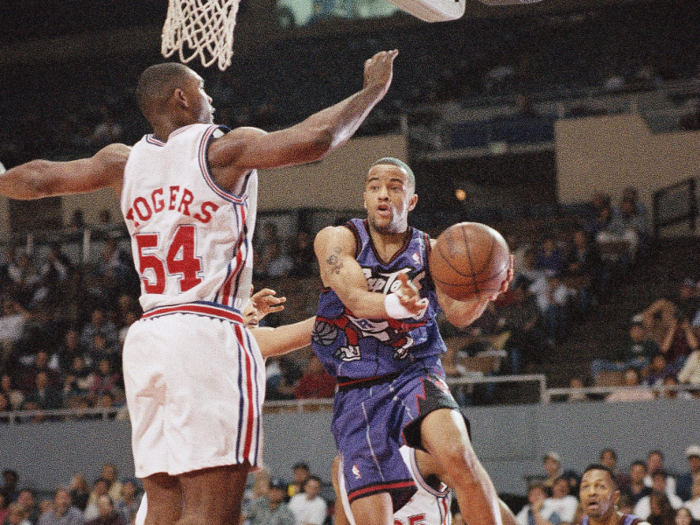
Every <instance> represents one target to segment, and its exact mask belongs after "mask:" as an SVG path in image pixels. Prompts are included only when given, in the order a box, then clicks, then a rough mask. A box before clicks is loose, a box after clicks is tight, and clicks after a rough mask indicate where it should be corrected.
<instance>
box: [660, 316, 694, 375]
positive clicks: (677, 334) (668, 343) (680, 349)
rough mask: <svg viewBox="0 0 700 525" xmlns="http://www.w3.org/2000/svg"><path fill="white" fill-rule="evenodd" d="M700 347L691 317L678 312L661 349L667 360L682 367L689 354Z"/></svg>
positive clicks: (678, 367)
mask: <svg viewBox="0 0 700 525" xmlns="http://www.w3.org/2000/svg"><path fill="white" fill-rule="evenodd" d="M698 349H700V342H698V338H697V337H696V335H695V332H694V330H693V327H692V326H690V319H689V318H688V317H687V316H686V315H684V314H682V313H678V314H677V315H676V316H675V319H674V321H673V323H672V324H671V326H670V327H669V329H668V332H666V337H665V338H664V340H663V342H662V343H661V345H660V346H659V350H660V351H661V353H662V354H664V355H665V356H666V361H668V363H669V364H670V365H672V366H674V367H675V368H676V369H680V368H681V367H682V366H683V365H684V364H685V361H686V359H687V358H688V356H689V355H690V354H691V353H693V352H695V351H696V350H698Z"/></svg>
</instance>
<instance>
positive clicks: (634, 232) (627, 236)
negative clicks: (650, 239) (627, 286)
mask: <svg viewBox="0 0 700 525" xmlns="http://www.w3.org/2000/svg"><path fill="white" fill-rule="evenodd" d="M647 234H648V225H647V224H646V220H645V219H644V218H643V217H642V216H641V215H639V213H638V211H637V208H636V204H635V202H634V201H632V200H631V199H622V202H621V204H620V213H619V215H616V216H615V215H614V214H613V218H612V220H611V221H610V223H609V224H608V225H607V227H605V228H604V229H603V230H601V231H600V232H598V234H597V235H596V242H597V243H598V244H599V245H600V244H601V243H626V244H627V250H626V251H623V252H622V253H620V254H619V258H618V260H617V262H618V264H620V266H621V269H622V271H623V273H624V272H626V271H627V269H629V267H630V266H631V265H632V263H634V262H635V261H636V259H637V255H638V254H639V252H640V249H641V247H642V246H644V245H645V242H646V238H647Z"/></svg>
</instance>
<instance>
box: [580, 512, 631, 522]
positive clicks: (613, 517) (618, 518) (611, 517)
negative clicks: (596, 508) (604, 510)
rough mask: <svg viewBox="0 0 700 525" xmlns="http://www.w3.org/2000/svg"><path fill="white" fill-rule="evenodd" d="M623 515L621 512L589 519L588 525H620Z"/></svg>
mask: <svg viewBox="0 0 700 525" xmlns="http://www.w3.org/2000/svg"><path fill="white" fill-rule="evenodd" d="M622 516H623V514H622V513H621V512H617V511H615V512H612V513H610V515H609V516H606V517H601V518H591V517H590V516H589V517H588V525H620V524H621V522H622Z"/></svg>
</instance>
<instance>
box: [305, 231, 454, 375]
mask: <svg viewBox="0 0 700 525" xmlns="http://www.w3.org/2000/svg"><path fill="white" fill-rule="evenodd" d="M345 226H346V227H347V228H349V229H350V230H351V231H352V232H353V234H354V236H355V242H356V245H357V246H356V251H355V253H356V257H355V258H356V259H357V262H358V263H359V264H360V266H361V267H362V270H363V272H364V274H365V277H366V279H367V285H368V286H369V290H370V291H372V292H380V293H383V294H388V293H391V292H393V291H394V290H396V289H397V288H398V287H399V286H400V281H399V280H398V279H397V276H398V274H399V273H407V274H408V277H409V279H410V280H411V281H412V282H413V284H414V285H415V286H416V288H417V289H418V290H419V292H420V296H421V297H425V298H427V299H428V301H429V305H428V308H427V310H426V311H425V314H424V316H423V317H422V318H421V319H418V320H415V319H401V320H399V319H364V318H359V317H357V316H355V315H353V313H352V312H351V311H350V310H348V309H347V308H346V307H345V305H343V303H342V302H341V301H340V299H339V298H338V296H337V295H336V293H335V292H334V291H333V290H332V289H330V288H324V289H323V291H322V292H321V296H320V298H319V305H318V314H317V316H316V324H315V326H314V331H313V335H312V346H313V349H314V352H315V353H316V355H317V356H318V358H319V359H320V360H321V362H322V363H323V366H324V367H325V368H326V370H327V371H328V373H329V374H331V375H332V376H335V377H341V378H343V379H344V380H356V379H366V378H371V377H376V376H383V375H387V374H396V373H400V372H401V371H403V370H404V369H405V368H407V367H408V366H410V365H411V364H413V363H414V362H415V361H416V360H422V359H425V358H427V357H432V356H438V355H440V354H442V353H444V352H445V343H444V342H443V340H442V337H441V336H440V332H439V331H438V326H437V322H436V320H435V316H436V314H437V311H438V302H437V295H436V293H435V288H434V286H433V284H432V281H431V279H430V275H429V272H428V254H429V253H430V238H429V237H428V235H427V234H425V233H423V232H421V231H419V230H416V229H414V228H409V229H408V236H407V238H406V242H405V244H404V245H403V247H401V249H400V250H399V251H398V252H396V254H395V255H394V256H393V257H392V259H391V260H390V261H387V262H384V261H381V260H379V257H378V256H377V253H376V251H375V249H374V245H373V243H372V239H371V237H370V234H369V229H368V228H369V226H368V224H367V220H362V219H352V220H350V221H349V222H348V223H347V224H346V225H345Z"/></svg>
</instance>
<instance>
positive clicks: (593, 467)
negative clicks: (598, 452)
mask: <svg viewBox="0 0 700 525" xmlns="http://www.w3.org/2000/svg"><path fill="white" fill-rule="evenodd" d="M591 470H604V471H605V472H607V473H608V476H610V481H612V484H613V488H614V489H615V490H617V489H618V486H617V480H615V473H614V472H613V471H612V470H611V469H610V468H608V467H606V466H605V465H602V464H601V463H591V464H590V465H588V466H587V467H586V469H585V470H584V471H583V474H581V479H583V476H585V475H586V473H587V472H590V471H591Z"/></svg>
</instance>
